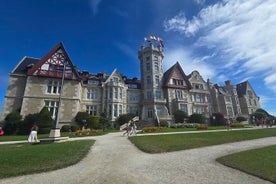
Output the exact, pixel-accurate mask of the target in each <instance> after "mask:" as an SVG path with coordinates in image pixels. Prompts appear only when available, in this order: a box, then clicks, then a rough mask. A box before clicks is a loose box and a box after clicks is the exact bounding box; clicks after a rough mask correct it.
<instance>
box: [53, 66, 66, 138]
mask: <svg viewBox="0 0 276 184" xmlns="http://www.w3.org/2000/svg"><path fill="white" fill-rule="evenodd" d="M65 68H66V61H64V65H63V70H62V77H61V86H60V92H59V97H58V107H57V115H56V118H55V126H54V127H53V128H52V129H51V132H50V135H49V137H53V138H56V137H60V128H59V118H60V106H61V96H62V91H63V84H64V76H65Z"/></svg>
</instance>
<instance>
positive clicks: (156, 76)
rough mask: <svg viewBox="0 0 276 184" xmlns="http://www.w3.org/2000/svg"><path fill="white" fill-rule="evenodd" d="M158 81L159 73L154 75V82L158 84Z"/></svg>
mask: <svg viewBox="0 0 276 184" xmlns="http://www.w3.org/2000/svg"><path fill="white" fill-rule="evenodd" d="M159 82H160V80H159V75H155V84H156V85H159Z"/></svg>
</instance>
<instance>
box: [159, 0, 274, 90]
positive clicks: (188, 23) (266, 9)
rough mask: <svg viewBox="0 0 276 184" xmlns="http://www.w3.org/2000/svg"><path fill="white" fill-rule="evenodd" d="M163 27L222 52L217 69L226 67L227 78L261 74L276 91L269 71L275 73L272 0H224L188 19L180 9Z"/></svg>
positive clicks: (265, 81)
mask: <svg viewBox="0 0 276 184" xmlns="http://www.w3.org/2000/svg"><path fill="white" fill-rule="evenodd" d="M164 27H165V30H166V31H175V32H179V33H181V34H184V35H185V36H186V37H194V38H196V41H195V42H194V46H195V47H196V48H205V49H208V50H212V52H217V53H219V54H218V55H220V56H223V58H219V57H217V58H216V59H220V64H221V66H222V67H221V68H220V69H222V70H226V72H227V73H228V74H227V75H228V77H229V78H230V77H236V76H239V77H240V78H250V77H260V76H262V77H263V78H262V79H261V80H264V83H265V84H266V85H267V87H268V88H269V89H271V90H274V91H276V79H274V78H275V77H276V75H275V74H273V75H269V73H270V74H271V73H276V52H275V50H276V31H275V29H276V1H275V0H266V1H263V0H250V1H247V0H239V1H232V0H223V1H220V2H218V3H216V4H213V5H211V6H208V7H206V8H204V9H202V10H201V11H200V12H199V13H198V14H197V15H196V16H194V17H193V18H192V19H190V20H188V19H187V18H186V16H185V13H184V12H180V13H179V14H178V15H176V16H175V17H173V18H171V19H169V20H166V21H165V22H164ZM212 62H213V63H216V62H218V61H215V60H213V61H212ZM213 65H214V66H215V64H213ZM229 71H231V72H229ZM268 71H270V72H268ZM260 74H261V75H260ZM264 74H266V75H264ZM218 75H220V74H218ZM235 75H236V76H235Z"/></svg>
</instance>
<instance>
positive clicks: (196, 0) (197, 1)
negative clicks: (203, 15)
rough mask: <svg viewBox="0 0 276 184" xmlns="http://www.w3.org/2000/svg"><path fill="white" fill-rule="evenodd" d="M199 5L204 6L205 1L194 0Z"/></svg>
mask: <svg viewBox="0 0 276 184" xmlns="http://www.w3.org/2000/svg"><path fill="white" fill-rule="evenodd" d="M194 2H196V3H197V4H200V5H203V4H204V3H205V0H194Z"/></svg>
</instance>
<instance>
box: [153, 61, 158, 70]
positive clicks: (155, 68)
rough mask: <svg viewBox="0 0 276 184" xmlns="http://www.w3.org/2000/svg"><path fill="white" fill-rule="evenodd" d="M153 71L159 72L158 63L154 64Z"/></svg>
mask: <svg viewBox="0 0 276 184" xmlns="http://www.w3.org/2000/svg"><path fill="white" fill-rule="evenodd" d="M154 70H155V72H158V71H159V66H158V62H154Z"/></svg>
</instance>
